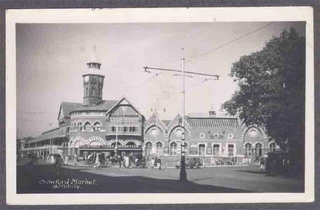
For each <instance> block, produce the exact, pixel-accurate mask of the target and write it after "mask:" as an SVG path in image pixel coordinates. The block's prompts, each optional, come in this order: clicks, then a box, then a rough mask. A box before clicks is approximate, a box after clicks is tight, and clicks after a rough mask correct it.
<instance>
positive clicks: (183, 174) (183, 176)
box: [179, 48, 187, 182]
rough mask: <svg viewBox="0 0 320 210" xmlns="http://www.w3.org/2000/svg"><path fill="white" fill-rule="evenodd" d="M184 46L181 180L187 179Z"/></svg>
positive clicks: (182, 58)
mask: <svg viewBox="0 0 320 210" xmlns="http://www.w3.org/2000/svg"><path fill="white" fill-rule="evenodd" d="M184 63H185V59H184V48H182V49H181V71H182V74H181V115H182V116H181V118H182V119H181V126H182V133H181V134H182V135H181V168H180V179H179V181H181V182H186V181H187V173H186V151H185V123H184V117H185V70H184Z"/></svg>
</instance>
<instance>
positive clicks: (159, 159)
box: [157, 157, 161, 170]
mask: <svg viewBox="0 0 320 210" xmlns="http://www.w3.org/2000/svg"><path fill="white" fill-rule="evenodd" d="M157 168H158V169H159V170H161V158H160V157H159V158H158V159H157Z"/></svg>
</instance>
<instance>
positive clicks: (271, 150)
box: [270, 143, 276, 152]
mask: <svg viewBox="0 0 320 210" xmlns="http://www.w3.org/2000/svg"><path fill="white" fill-rule="evenodd" d="M274 151H276V143H271V144H270V152H274Z"/></svg>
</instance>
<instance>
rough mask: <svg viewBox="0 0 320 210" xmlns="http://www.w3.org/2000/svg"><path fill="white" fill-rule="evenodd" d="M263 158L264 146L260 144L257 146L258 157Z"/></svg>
mask: <svg viewBox="0 0 320 210" xmlns="http://www.w3.org/2000/svg"><path fill="white" fill-rule="evenodd" d="M261 156H262V145H261V144H260V143H257V144H256V157H261Z"/></svg>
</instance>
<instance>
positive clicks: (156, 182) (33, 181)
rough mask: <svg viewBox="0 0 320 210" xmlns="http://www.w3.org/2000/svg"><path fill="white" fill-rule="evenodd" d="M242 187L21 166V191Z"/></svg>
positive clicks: (173, 190) (185, 190)
mask: <svg viewBox="0 0 320 210" xmlns="http://www.w3.org/2000/svg"><path fill="white" fill-rule="evenodd" d="M241 192H250V191H244V190H239V189H232V188H225V187H218V186H212V185H199V184H196V183H193V182H187V183H179V182H178V181H177V180H168V179H153V178H148V177H143V176H135V177H111V176H105V175H98V174H92V173H88V172H86V171H83V170H80V169H69V168H68V169H67V168H62V171H61V174H60V176H57V175H55V173H54V168H53V166H52V165H37V166H32V167H31V168H30V167H27V166H17V193H241Z"/></svg>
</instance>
